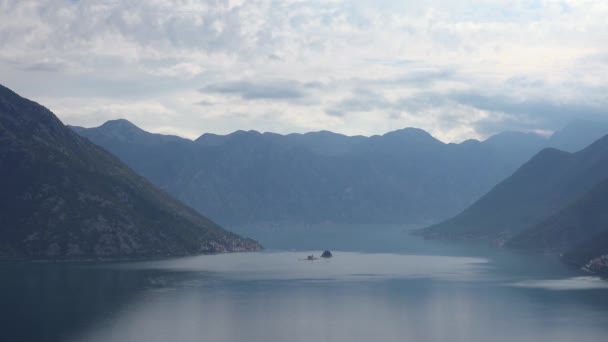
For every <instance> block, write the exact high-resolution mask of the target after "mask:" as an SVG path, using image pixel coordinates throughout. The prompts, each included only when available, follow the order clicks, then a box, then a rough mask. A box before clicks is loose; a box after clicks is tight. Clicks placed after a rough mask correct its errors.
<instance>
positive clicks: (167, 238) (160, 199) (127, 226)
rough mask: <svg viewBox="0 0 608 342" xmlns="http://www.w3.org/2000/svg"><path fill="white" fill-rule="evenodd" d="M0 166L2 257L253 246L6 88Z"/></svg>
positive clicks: (1, 102) (1, 97)
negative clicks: (163, 190) (159, 188)
mask: <svg viewBox="0 0 608 342" xmlns="http://www.w3.org/2000/svg"><path fill="white" fill-rule="evenodd" d="M122 124H125V126H124V127H123V128H122V129H120V130H119V131H120V132H122V133H124V132H127V133H128V134H126V136H129V137H131V136H136V134H137V130H133V129H134V127H130V126H129V125H128V124H126V122H122ZM128 130H131V131H128ZM115 133H116V134H118V132H115ZM126 136H124V137H125V138H126ZM143 136H147V134H143ZM140 138H141V137H140ZM163 139H166V140H171V138H167V137H163ZM0 166H1V167H0V189H2V191H1V192H0V259H2V260H26V259H86V258H131V257H159V256H177V255H187V254H196V253H215V252H225V251H248V250H256V249H259V248H260V246H259V245H258V244H257V243H256V242H255V241H252V240H249V239H244V238H241V237H239V236H237V235H236V234H233V233H230V232H227V231H225V230H224V229H222V228H221V227H219V226H218V225H217V224H215V223H213V222H212V221H210V220H209V219H207V218H205V217H203V216H202V215H200V214H199V213H197V212H196V211H194V210H193V209H191V208H189V207H187V206H185V205H183V204H182V203H180V202H178V201H176V200H174V199H173V198H171V197H170V196H169V195H167V194H166V193H164V192H162V191H160V190H158V189H156V188H155V187H154V186H153V185H152V184H150V183H149V182H148V181H147V180H145V179H144V178H142V177H140V176H138V175H137V174H136V173H135V172H133V171H132V170H131V169H130V168H128V167H127V166H125V165H124V164H123V163H122V162H120V161H119V160H118V159H117V158H115V157H114V156H113V155H111V154H110V153H108V152H106V151H105V150H104V149H102V148H100V147H98V146H97V145H94V144H92V143H91V142H89V140H88V139H84V138H82V137H80V136H79V135H77V134H76V133H74V132H73V131H72V130H71V129H69V128H68V127H66V126H64V125H63V124H62V123H61V121H59V119H57V117H56V116H55V115H54V114H53V113H51V112H50V111H49V110H48V109H46V108H45V107H43V106H41V105H39V104H37V103H35V102H32V101H29V100H27V99H24V98H22V97H20V96H19V95H17V94H15V93H14V92H12V91H11V90H9V89H7V88H5V87H3V86H0Z"/></svg>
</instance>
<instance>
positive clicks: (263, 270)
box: [0, 234, 608, 342]
mask: <svg viewBox="0 0 608 342" xmlns="http://www.w3.org/2000/svg"><path fill="white" fill-rule="evenodd" d="M374 236H375V237H374V238H375V239H378V234H375V235H374ZM358 238H360V239H362V241H364V240H365V239H364V238H362V237H358ZM397 239H400V240H397ZM355 240H356V239H355ZM372 240H373V239H371V238H370V241H372ZM388 240H390V241H391V243H392V242H394V241H399V242H400V243H393V244H391V243H388V242H387V243H385V244H384V246H386V248H385V250H386V251H388V252H381V250H382V248H381V245H382V244H374V243H370V244H369V246H371V247H370V248H369V250H365V248H360V249H359V250H362V251H363V252H340V251H338V252H335V253H334V257H333V258H332V259H329V260H315V261H312V262H311V261H303V260H301V259H302V258H305V257H306V255H307V254H310V253H315V254H316V255H319V254H320V251H310V252H309V251H301V252H286V251H266V252H261V253H250V254H229V255H216V256H199V257H191V258H182V259H172V260H162V261H147V262H128V263H99V264H90V263H85V264H83V263H73V264H18V265H16V264H12V265H0V279H1V280H2V281H1V283H0V308H1V310H2V311H1V314H0V323H1V328H2V329H0V340H1V341H146V342H147V341H150V342H154V341H175V342H177V341H307V342H309V341H334V342H335V341H337V342H340V341H366V342H367V341H370V340H375V341H463V342H464V341H467V342H469V341H473V342H475V341H484V342H485V341H541V340H546V341H557V342H559V341H606V340H607V338H608V283H607V282H604V281H602V280H599V279H596V278H593V277H589V276H586V275H585V274H581V273H578V272H577V271H574V270H570V269H567V268H565V267H563V266H562V265H561V264H559V263H558V262H556V261H555V260H554V259H553V258H550V257H542V256H538V255H522V254H513V253H510V252H508V251H504V250H495V249H483V248H477V247H475V248H473V247H470V246H462V245H460V246H455V245H448V244H440V243H437V242H428V241H422V240H418V239H416V238H413V237H409V236H407V235H405V234H401V235H395V236H391V237H389V236H387V241H388ZM376 242H378V241H376ZM311 243H312V242H311ZM363 245H364V244H363ZM399 246H401V247H399ZM323 247H325V246H323Z"/></svg>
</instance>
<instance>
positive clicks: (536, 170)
mask: <svg viewBox="0 0 608 342" xmlns="http://www.w3.org/2000/svg"><path fill="white" fill-rule="evenodd" d="M607 178H608V136H605V137H603V138H601V139H600V140H598V141H596V142H595V143H593V144H592V145H590V146H588V147H587V148H585V149H583V150H581V151H579V152H576V153H568V152H563V151H559V150H556V149H552V148H549V149H545V150H543V151H541V152H540V153H539V154H537V155H536V156H535V157H534V158H532V159H531V160H530V161H528V162H527V163H526V164H524V165H523V166H522V167H521V168H519V169H518V170H517V171H516V172H515V173H514V174H513V175H512V176H511V177H509V178H507V179H506V180H504V181H503V182H501V183H500V184H498V185H497V186H496V187H494V188H493V189H492V190H491V191H490V192H489V193H487V194H486V195H484V196H483V197H482V198H480V199H479V200H478V201H477V202H475V203H474V204H473V205H471V206H470V207H468V208H467V209H466V210H464V211H463V212H462V213H460V214H458V215H456V216H455V217H453V218H451V219H449V220H447V221H444V222H442V223H439V224H436V225H434V226H431V227H429V228H426V229H425V230H423V231H422V234H424V235H425V236H428V237H444V238H456V239H460V238H467V239H471V238H472V239H484V240H494V241H496V242H498V243H504V242H505V241H508V240H510V239H511V238H513V237H515V236H517V235H518V234H520V233H522V232H523V231H524V230H526V229H529V228H531V227H535V226H536V227H537V228H533V230H531V231H526V232H525V233H522V234H523V235H520V236H519V237H517V238H516V240H515V241H519V242H513V245H516V244H526V243H535V244H543V243H545V242H546V243H547V244H548V246H549V245H551V246H552V248H558V249H559V248H560V247H561V245H560V244H562V243H564V239H572V236H569V235H568V234H569V232H570V233H573V234H578V232H574V231H572V229H570V228H571V227H572V226H571V225H572V224H573V222H574V221H576V220H577V219H578V220H586V219H589V218H590V216H587V215H586V214H585V210H587V209H589V208H591V207H587V206H586V203H585V202H581V203H582V204H581V203H579V204H577V205H576V206H575V207H573V208H570V209H567V210H566V211H565V214H563V215H565V216H559V215H558V216H553V215H555V214H556V213H557V212H558V211H559V210H561V209H563V208H565V207H566V206H568V205H570V204H571V203H573V202H574V201H576V200H578V199H579V198H581V197H583V196H584V195H585V194H587V193H588V192H589V191H592V189H594V187H596V186H597V185H598V184H600V183H601V182H602V181H604V180H606V179H607ZM602 190H603V188H599V190H596V191H595V192H591V193H590V195H588V196H592V197H591V198H593V199H595V198H598V195H597V193H598V192H597V191H599V193H600V194H601V191H602ZM573 212H576V213H577V214H573ZM598 215H599V212H598ZM551 217H553V218H551ZM599 217H600V216H597V217H594V218H593V219H598V220H599ZM568 227H570V228H568ZM547 230H549V231H553V232H554V233H556V232H557V231H559V232H560V234H555V235H553V233H552V234H550V235H552V236H550V238H549V237H544V238H541V239H540V240H538V239H536V238H533V236H531V235H535V234H541V235H542V233H543V232H546V231H547ZM582 235H584V236H585V237H589V235H587V233H584V234H581V236H582ZM545 238H546V239H549V240H551V242H550V243H549V242H548V241H549V240H547V241H545V242H543V239H545ZM526 240H529V241H532V240H534V242H525V241H526ZM571 242H575V241H571Z"/></svg>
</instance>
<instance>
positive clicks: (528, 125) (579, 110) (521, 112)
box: [449, 93, 608, 134]
mask: <svg viewBox="0 0 608 342" xmlns="http://www.w3.org/2000/svg"><path fill="white" fill-rule="evenodd" d="M449 97H450V98H451V99H452V100H454V101H456V102H458V103H460V104H464V105H467V106H471V107H474V108H478V109H481V110H486V111H491V112H501V113H504V114H505V115H506V117H504V118H502V120H496V119H495V118H490V119H488V120H481V121H479V122H478V123H477V124H476V129H477V131H478V132H480V133H483V134H487V133H496V132H497V131H501V130H506V129H508V130H526V129H549V130H554V129H557V128H559V127H561V126H563V125H564V124H566V123H567V122H569V121H572V120H575V119H589V120H605V119H606V118H608V108H606V107H602V106H599V105H592V104H588V103H576V102H570V103H557V102H554V101H552V100H548V99H543V98H535V99H524V100H517V99H512V98H509V97H507V96H489V95H483V94H477V93H455V94H451V95H449Z"/></svg>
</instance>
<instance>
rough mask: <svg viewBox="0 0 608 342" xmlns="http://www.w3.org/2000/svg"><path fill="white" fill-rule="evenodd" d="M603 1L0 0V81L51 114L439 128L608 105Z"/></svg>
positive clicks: (154, 123) (472, 130)
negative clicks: (42, 106)
mask: <svg viewBox="0 0 608 342" xmlns="http://www.w3.org/2000/svg"><path fill="white" fill-rule="evenodd" d="M606 18H608V1H587V0H581V1H577V0H563V1H561V0H560V1H557V0H535V1H527V0H512V1H502V0H500V1H499V0H463V1H455V0H451V1H448V0H429V1H405V0H394V1H393V0H350V1H339V0H325V1H318V0H310V1H298V0H285V1H279V0H245V1H241V0H229V1H193V0H146V1H131V0H125V1H115V0H107V1H98V0H86V1H78V0H0V83H2V84H4V85H5V86H7V87H9V88H11V89H13V90H15V91H16V92H18V93H19V94H21V95H22V96H25V97H28V98H31V99H33V100H35V101H37V102H39V103H41V104H43V105H45V106H46V107H48V108H49V109H51V110H52V111H53V112H54V113H55V114H57V116H59V118H60V119H61V120H62V121H63V122H64V123H66V124H72V125H79V126H85V127H92V126H98V125H100V124H102V123H103V122H105V121H107V120H110V119H117V118H125V119H128V120H130V121H132V122H133V123H135V124H136V125H138V126H140V127H142V128H144V129H146V130H148V131H152V132H159V133H165V134H175V135H180V136H183V137H188V138H196V137H198V136H200V135H201V134H202V133H205V132H211V133H218V134H226V133H229V132H232V131H236V130H240V129H244V130H249V129H254V130H258V131H262V132H265V131H270V132H277V133H292V132H308V131H319V130H330V131H334V132H339V133H343V134H348V135H358V134H361V135H373V134H382V133H385V132H388V131H391V130H396V129H400V128H404V127H418V128H422V129H424V130H427V131H428V132H430V133H431V134H433V135H434V136H435V137H437V138H439V139H441V140H443V141H445V142H459V141H463V140H465V139H469V138H485V137H487V136H489V135H491V134H494V133H497V132H501V131H506V130H519V131H533V132H539V133H542V134H549V133H550V132H552V131H554V130H556V129H559V128H561V127H562V126H564V125H565V124H566V123H567V122H569V121H571V120H574V119H589V120H604V119H605V120H608V20H607V19H606Z"/></svg>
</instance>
